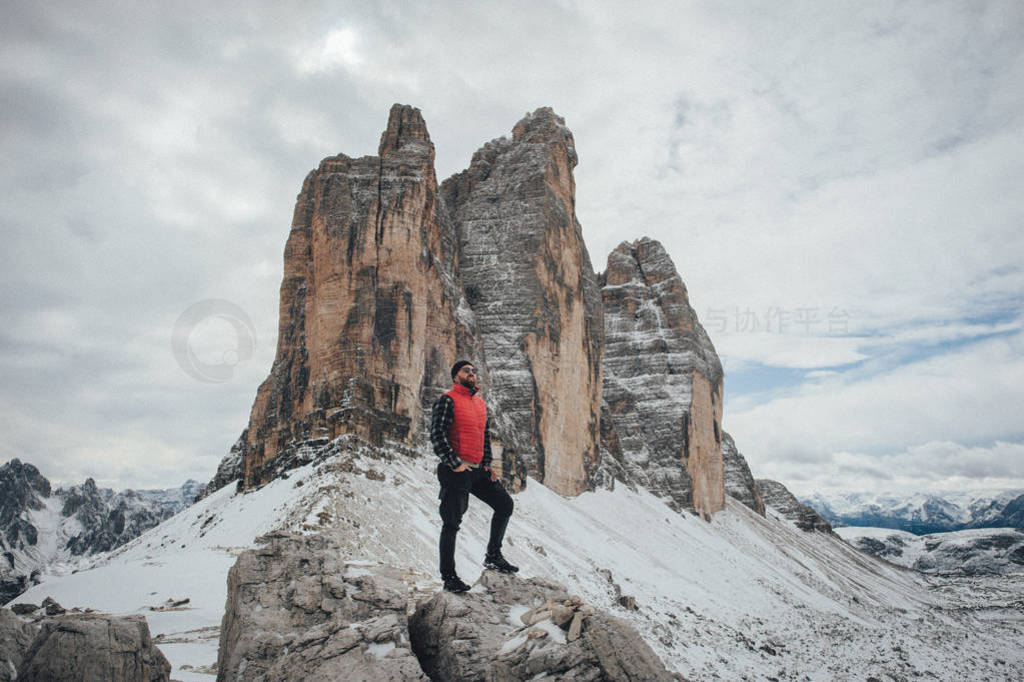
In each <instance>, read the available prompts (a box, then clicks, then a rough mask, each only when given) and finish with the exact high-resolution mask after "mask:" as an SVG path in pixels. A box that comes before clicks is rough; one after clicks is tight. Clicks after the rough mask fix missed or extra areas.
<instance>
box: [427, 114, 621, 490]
mask: <svg viewBox="0 0 1024 682" xmlns="http://www.w3.org/2000/svg"><path fill="white" fill-rule="evenodd" d="M576 162H577V158H576V148H575V145H574V142H573V137H572V133H570V132H569V130H568V129H567V128H566V127H565V121H564V120H563V119H562V118H561V117H559V116H557V115H555V113H554V112H553V111H552V110H551V109H549V108H543V109H538V110H537V111H535V112H533V113H532V114H528V115H527V116H526V117H525V118H523V119H522V120H521V121H519V123H517V124H516V126H515V128H513V130H512V137H511V139H509V138H507V137H503V138H500V139H497V140H493V141H491V142H489V143H487V144H486V145H485V146H484V147H483V148H482V149H480V150H479V151H477V152H476V154H474V155H473V160H472V163H471V164H470V167H469V169H467V170H465V171H463V172H461V173H458V174H456V175H454V176H452V177H451V178H449V179H448V180H446V181H445V182H444V184H443V185H442V188H441V192H442V195H443V197H444V202H445V205H446V207H447V209H448V211H449V213H450V215H451V220H452V222H453V223H454V225H455V226H456V229H457V230H458V236H459V252H458V268H457V269H458V272H459V276H460V278H461V281H462V286H463V287H464V291H465V297H466V300H467V301H468V303H469V305H470V306H471V308H472V310H473V313H474V316H475V320H476V330H477V332H478V334H479V337H480V341H481V344H482V351H483V356H484V358H485V360H486V365H487V370H488V372H489V377H488V381H487V383H486V384H485V388H487V389H488V390H489V392H488V400H489V401H490V402H491V404H492V405H493V411H494V413H495V414H496V415H497V419H498V424H497V426H498V432H499V433H500V435H501V439H502V441H503V442H502V447H503V450H504V452H505V454H506V459H509V458H511V457H512V456H514V457H515V458H518V459H521V460H522V462H523V464H524V466H525V470H526V472H528V473H530V474H532V475H534V476H536V477H537V478H538V479H540V480H541V481H542V482H543V483H544V485H546V486H548V487H549V488H551V489H553V490H555V491H557V492H559V493H562V494H564V495H575V494H578V493H580V492H582V491H583V490H585V489H586V488H587V487H588V486H589V484H590V476H591V472H592V471H593V470H594V468H595V467H596V466H597V464H598V453H599V447H598V445H599V440H600V437H599V434H600V412H601V386H602V383H601V354H602V338H603V322H602V309H601V295H600V291H599V289H598V286H597V280H596V276H595V274H594V271H593V267H592V266H591V264H590V256H589V255H588V253H587V248H586V246H585V245H584V243H583V234H582V230H581V228H580V224H579V221H578V220H577V219H576V211H575V205H576V199H575V191H576V186H575V181H574V179H573V174H572V169H573V168H574V167H575V166H576Z"/></svg>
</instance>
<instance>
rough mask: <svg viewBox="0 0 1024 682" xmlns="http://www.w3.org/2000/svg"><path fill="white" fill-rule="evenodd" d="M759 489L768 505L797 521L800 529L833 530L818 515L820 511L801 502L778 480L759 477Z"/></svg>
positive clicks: (824, 531) (823, 531) (828, 531)
mask: <svg viewBox="0 0 1024 682" xmlns="http://www.w3.org/2000/svg"><path fill="white" fill-rule="evenodd" d="M757 489H758V490H759V491H760V492H761V498H762V499H763V500H764V504H765V506H766V507H771V508H772V509H774V510H776V511H777V512H779V513H780V514H782V515H783V516H784V517H786V518H787V519H789V520H790V521H792V522H793V523H795V524H796V526H797V528H799V529H800V530H805V531H812V530H816V531H820V532H822V533H832V532H833V531H832V526H831V525H829V523H828V521H826V520H825V519H823V518H821V517H820V516H818V513H817V512H816V511H814V510H813V509H811V508H810V507H808V506H807V505H806V504H800V501H799V500H797V499H796V497H794V496H793V493H791V492H789V489H788V488H787V487H786V486H784V485H782V484H781V483H779V482H778V481H772V480H769V479H767V478H759V479H757Z"/></svg>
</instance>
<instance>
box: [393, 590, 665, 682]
mask: <svg viewBox="0 0 1024 682" xmlns="http://www.w3.org/2000/svg"><path fill="white" fill-rule="evenodd" d="M477 585H478V586H479V588H474V589H473V590H471V591H469V592H467V593H465V594H459V595H455V594H451V593H448V592H439V593H437V594H435V595H434V596H432V597H430V598H427V599H424V600H422V601H420V603H419V604H417V606H416V611H415V613H414V614H413V615H412V617H411V618H410V620H409V632H410V636H411V638H412V645H413V649H414V650H415V651H416V652H417V654H418V655H419V658H420V662H421V663H422V664H423V668H424V670H426V671H427V674H429V675H430V677H431V679H438V680H484V679H486V680H493V681H495V682H498V681H501V682H505V681H508V682H511V681H512V680H526V679H535V678H544V679H557V680H674V679H679V677H678V676H677V675H675V674H673V673H670V672H669V671H668V670H666V668H665V666H664V664H663V663H662V662H661V660H660V659H659V658H658V657H657V655H656V654H655V653H654V652H653V651H652V650H651V648H650V647H649V646H648V645H647V643H646V642H644V640H643V639H642V638H641V637H640V635H639V633H637V631H636V630H635V629H634V628H633V627H632V626H630V625H629V624H628V623H626V621H624V620H621V619H619V618H615V617H613V616H611V615H609V614H607V613H605V612H603V611H600V610H597V609H594V608H593V607H591V606H589V605H586V604H583V603H582V601H581V600H580V599H579V598H578V597H575V598H573V597H570V595H568V594H567V593H566V590H565V587H563V586H561V585H558V584H556V583H552V582H549V581H546V580H541V579H538V578H519V577H517V576H515V575H506V574H502V573H497V572H494V571H484V573H483V574H482V575H481V576H480V580H479V581H478V582H477ZM480 588H482V589H480ZM566 610H568V613H566V612H565V611H566ZM566 616H568V617H566ZM564 630H568V633H566V632H564Z"/></svg>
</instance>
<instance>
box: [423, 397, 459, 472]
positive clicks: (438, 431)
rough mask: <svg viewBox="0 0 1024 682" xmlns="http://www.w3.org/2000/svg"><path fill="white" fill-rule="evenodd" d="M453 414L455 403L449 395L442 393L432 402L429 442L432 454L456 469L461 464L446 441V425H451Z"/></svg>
mask: <svg viewBox="0 0 1024 682" xmlns="http://www.w3.org/2000/svg"><path fill="white" fill-rule="evenodd" d="M454 414H455V403H453V402H452V399H451V398H450V397H448V396H446V395H442V396H441V397H440V398H438V399H437V402H436V403H434V409H433V412H432V413H431V415H430V443H431V444H432V445H433V446H434V454H435V455H437V456H438V457H440V458H441V461H442V462H444V463H445V465H446V466H448V468H450V469H456V468H458V467H459V466H460V465H461V464H462V462H461V460H459V458H458V457H457V456H456V455H455V451H454V450H452V444H451V443H449V442H448V427H449V426H451V425H452V418H453V415H454Z"/></svg>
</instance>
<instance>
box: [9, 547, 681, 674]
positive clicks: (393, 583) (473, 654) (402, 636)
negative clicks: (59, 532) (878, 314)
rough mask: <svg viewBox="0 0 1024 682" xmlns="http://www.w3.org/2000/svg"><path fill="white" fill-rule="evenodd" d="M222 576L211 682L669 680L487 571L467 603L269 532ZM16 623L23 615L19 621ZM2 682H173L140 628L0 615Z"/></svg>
mask: <svg viewBox="0 0 1024 682" xmlns="http://www.w3.org/2000/svg"><path fill="white" fill-rule="evenodd" d="M259 542H260V546H259V547H257V548H255V549H251V550H248V551H245V552H243V553H242V554H241V555H240V556H239V557H238V560H237V562H236V563H235V565H234V566H233V567H232V568H231V570H230V572H229V574H228V598H227V604H226V608H225V613H224V617H223V622H222V625H221V629H220V646H219V653H218V658H217V679H218V680H225V681H228V680H230V681H235V680H239V681H240V680H296V681H298V680H308V679H334V680H350V681H352V682H357V681H365V682H373V681H377V680H429V679H433V680H483V679H486V680H496V681H505V680H507V681H509V682H511V681H512V680H522V679H529V678H533V677H536V676H538V675H542V676H547V677H549V678H550V679H558V680H578V681H581V682H582V681H585V680H608V679H614V680H654V681H656V680H676V679H683V678H682V676H681V675H679V674H678V673H670V672H669V671H668V670H667V669H666V668H665V665H664V664H663V663H662V662H661V660H660V659H659V658H658V656H657V655H656V654H655V653H654V651H652V650H651V648H650V646H648V645H647V643H646V642H644V640H643V638H642V637H641V636H640V634H639V633H638V632H637V630H636V629H635V628H633V627H632V626H631V625H630V624H629V623H628V622H627V621H625V620H622V619H621V618H617V617H615V616H613V615H611V614H609V613H608V612H606V611H603V610H601V609H598V608H595V607H594V606H592V605H590V604H586V603H584V601H583V599H582V598H581V597H579V596H578V595H570V594H569V593H568V591H567V590H566V588H565V586H563V585H559V584H557V583H554V582H550V581H547V580H544V579H540V578H519V577H517V576H515V575H505V574H501V573H497V572H494V571H485V572H484V573H483V574H481V576H480V578H479V580H478V581H477V582H476V584H475V585H474V587H473V589H472V590H471V591H470V592H469V593H466V594H461V595H454V594H450V593H447V592H430V593H425V592H423V591H420V590H416V589H415V588H414V584H415V581H414V576H413V574H412V573H411V572H410V571H407V570H406V571H403V570H400V569H396V568H393V567H388V566H382V565H374V564H370V563H368V562H361V561H351V560H346V559H345V557H344V550H343V548H342V547H341V546H339V545H338V544H337V543H336V542H334V541H332V540H331V539H330V538H329V537H327V536H325V535H321V534H303V533H293V532H283V531H279V532H274V533H271V534H268V535H266V536H264V537H262V538H260V539H259ZM18 613H20V614H21V615H20V616H19V615H17V614H18ZM0 642H2V645H0V680H11V679H17V680H71V679H85V680H92V679H95V680H100V679H102V680H115V681H121V680H123V681H126V682H127V681H129V680H146V681H150V682H157V681H161V680H168V679H170V673H171V665H170V663H168V661H167V659H166V657H165V656H164V655H163V653H162V652H161V651H160V649H159V648H158V647H157V646H156V645H154V643H153V639H152V638H151V637H150V632H149V627H148V625H147V623H146V619H145V618H144V617H143V616H141V615H128V616H111V615H107V614H98V613H84V612H73V613H68V612H66V611H64V609H63V608H62V607H60V605H58V604H56V602H53V601H52V600H51V601H50V602H49V603H47V604H45V605H41V606H39V607H35V606H34V605H26V604H19V605H18V608H17V613H16V612H15V611H12V610H8V609H2V610H0Z"/></svg>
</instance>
